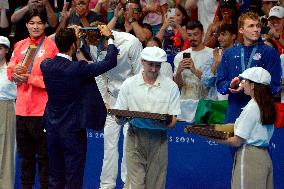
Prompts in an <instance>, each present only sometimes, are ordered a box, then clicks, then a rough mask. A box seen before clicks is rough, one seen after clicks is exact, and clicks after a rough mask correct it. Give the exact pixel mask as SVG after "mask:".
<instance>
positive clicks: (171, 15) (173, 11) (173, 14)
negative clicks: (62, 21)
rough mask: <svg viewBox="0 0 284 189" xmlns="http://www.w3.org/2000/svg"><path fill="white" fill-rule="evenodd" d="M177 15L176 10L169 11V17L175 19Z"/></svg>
mask: <svg viewBox="0 0 284 189" xmlns="http://www.w3.org/2000/svg"><path fill="white" fill-rule="evenodd" d="M175 15H176V9H175V8H170V9H168V17H174V16H175Z"/></svg>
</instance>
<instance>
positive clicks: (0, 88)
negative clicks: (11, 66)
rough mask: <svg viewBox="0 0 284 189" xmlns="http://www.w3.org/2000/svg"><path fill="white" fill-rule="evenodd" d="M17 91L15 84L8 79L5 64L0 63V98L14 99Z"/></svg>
mask: <svg viewBox="0 0 284 189" xmlns="http://www.w3.org/2000/svg"><path fill="white" fill-rule="evenodd" d="M16 93H17V87H16V84H15V83H14V82H12V81H10V80H8V76H7V65H6V64H5V63H4V64H3V65H0V100H15V99H16Z"/></svg>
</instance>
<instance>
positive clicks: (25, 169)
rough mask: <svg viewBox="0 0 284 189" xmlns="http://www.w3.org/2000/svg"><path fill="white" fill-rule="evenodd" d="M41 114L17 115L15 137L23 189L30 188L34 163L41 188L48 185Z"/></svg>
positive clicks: (32, 180)
mask: <svg viewBox="0 0 284 189" xmlns="http://www.w3.org/2000/svg"><path fill="white" fill-rule="evenodd" d="M41 121H42V117H41V116H17V127H16V139H17V148H18V152H19V155H20V158H21V180H22V185H23V189H32V186H33V185H34V180H35V173H36V163H38V171H39V177H40V185H41V188H42V189H44V188H47V187H48V156H47V143H46V133H45V132H44V131H43V127H42V124H41Z"/></svg>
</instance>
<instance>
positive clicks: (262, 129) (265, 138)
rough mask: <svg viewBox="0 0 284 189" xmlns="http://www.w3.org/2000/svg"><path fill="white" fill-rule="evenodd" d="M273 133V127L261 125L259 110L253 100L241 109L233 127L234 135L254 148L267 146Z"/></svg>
mask: <svg viewBox="0 0 284 189" xmlns="http://www.w3.org/2000/svg"><path fill="white" fill-rule="evenodd" d="M273 131H274V126H273V125H262V123H261V118H260V110H259V107H258V105H257V103H256V101H255V100H254V99H251V100H250V101H249V102H248V104H247V105H246V106H245V107H244V108H243V111H242V113H241V115H240V116H239V117H238V118H237V120H236V122H235V126H234V133H235V135H237V136H239V137H241V138H243V139H245V143H246V144H250V145H254V146H268V145H269V141H270V139H271V137H272V135H273Z"/></svg>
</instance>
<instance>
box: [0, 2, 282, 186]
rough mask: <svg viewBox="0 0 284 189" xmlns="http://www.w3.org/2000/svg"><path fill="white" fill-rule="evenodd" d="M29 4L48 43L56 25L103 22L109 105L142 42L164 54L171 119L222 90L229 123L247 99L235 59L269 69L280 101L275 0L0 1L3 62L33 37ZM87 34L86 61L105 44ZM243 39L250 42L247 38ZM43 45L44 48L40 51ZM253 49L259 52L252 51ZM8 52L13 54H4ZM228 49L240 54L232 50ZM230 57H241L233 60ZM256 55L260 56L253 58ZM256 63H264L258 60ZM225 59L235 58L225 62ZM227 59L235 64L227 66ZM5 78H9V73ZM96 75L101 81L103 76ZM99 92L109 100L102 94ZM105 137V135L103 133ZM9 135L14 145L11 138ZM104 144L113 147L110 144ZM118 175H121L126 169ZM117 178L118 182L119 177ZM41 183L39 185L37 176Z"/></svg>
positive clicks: (136, 62) (134, 67) (104, 178)
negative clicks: (110, 57) (171, 86)
mask: <svg viewBox="0 0 284 189" xmlns="http://www.w3.org/2000/svg"><path fill="white" fill-rule="evenodd" d="M32 10H36V11H37V12H39V15H41V14H43V15H44V16H43V19H40V20H39V21H37V22H39V24H40V25H41V28H42V29H44V31H43V32H42V34H43V35H44V36H47V37H48V38H47V39H45V38H44V40H46V41H48V42H49V40H50V41H54V34H55V33H56V32H58V31H59V30H60V29H62V28H66V27H69V26H71V25H78V26H80V27H84V28H88V27H93V29H94V26H98V25H100V24H101V23H104V24H106V25H107V26H108V28H109V29H110V30H112V34H113V35H114V38H116V45H117V46H118V49H119V50H120V54H119V56H118V58H117V62H118V66H117V68H115V69H113V70H112V71H110V72H108V74H105V75H102V77H101V78H100V77H99V78H96V80H97V82H98V83H99V88H100V92H101V94H102V97H103V99H104V103H105V104H106V106H107V108H109V107H110V108H111V107H112V106H114V102H115V101H116V98H117V94H118V91H119V88H120V85H121V83H122V82H123V81H124V80H125V79H126V78H128V77H130V76H131V74H132V72H133V73H138V72H139V69H140V67H141V65H140V63H141V61H142V60H141V57H140V53H141V51H142V49H143V48H142V47H151V46H159V47H160V48H162V49H164V50H165V52H166V54H167V61H165V62H163V64H162V65H161V67H162V69H161V73H163V74H165V75H166V76H168V77H170V79H173V81H174V82H175V83H176V84H177V85H178V87H179V89H180V92H181V115H179V116H178V119H179V120H181V121H187V122H193V121H194V115H195V111H196V108H197V105H198V101H199V100H200V99H213V100H221V99H228V96H224V95H228V94H229V107H230V108H229V110H231V111H233V113H231V114H230V117H228V115H229V114H227V118H226V120H227V121H228V122H234V121H235V119H236V118H237V117H238V116H239V114H240V111H241V108H242V107H240V105H239V104H240V102H241V104H242V105H245V104H246V103H247V102H248V99H246V98H245V97H243V96H244V94H243V93H242V95H243V96H242V95H239V94H240V93H239V92H240V91H238V90H239V89H238V86H239V83H240V81H238V78H235V77H236V76H238V74H239V72H240V73H241V71H240V70H241V69H240V68H238V65H239V64H241V63H242V64H243V62H247V64H248V65H246V66H245V68H249V67H250V64H251V63H252V62H253V63H252V64H254V63H255V65H254V66H261V67H263V68H265V69H267V70H268V71H269V72H270V74H271V75H272V84H271V86H272V92H273V95H274V98H275V99H276V100H279V99H280V96H281V95H280V92H281V89H280V87H279V86H280V80H281V78H280V77H281V69H280V65H278V62H280V60H282V65H283V64H284V63H283V62H284V55H283V54H284V1H283V0H1V2H0V36H3V37H7V38H8V39H9V41H10V42H9V47H8V46H7V45H6V43H3V41H2V45H4V47H5V48H6V47H7V48H6V49H3V52H4V50H5V56H4V57H5V64H6V63H7V64H8V63H9V62H12V63H13V62H15V56H23V54H24V53H25V52H23V51H24V50H23V49H21V51H20V50H17V51H14V45H15V44H16V46H17V44H25V40H27V41H29V40H28V39H27V38H28V37H29V35H31V33H34V35H36V31H31V29H30V30H29V27H28V26H29V24H31V23H29V22H30V21H31V15H30V12H31V11H32ZM245 12H251V14H248V15H249V16H247V17H244V18H243V20H242V21H241V22H240V19H239V18H240V17H242V16H241V15H242V13H245ZM40 13H41V14H40ZM256 19H257V20H256ZM258 19H259V20H258ZM238 20H239V21H238ZM247 20H249V21H252V22H251V25H247V23H248V22H245V21H247ZM33 22H36V21H33ZM253 30H255V31H253ZM122 32H126V33H127V34H125V33H122ZM90 36H93V38H90ZM94 36H96V35H87V37H86V40H83V41H82V42H81V49H82V53H83V54H84V57H85V58H86V59H87V60H88V61H94V62H96V61H97V60H101V59H103V56H104V55H103V54H102V52H101V51H102V50H104V48H105V47H104V45H105V43H104V42H102V41H101V40H100V39H99V38H98V39H96V38H94ZM133 36H135V38H134V37H133ZM254 37H255V39H253V38H254ZM4 39H5V40H6V38H4ZM4 39H3V40H4ZM251 41H253V42H255V43H253V44H251V43H250V42H251ZM19 42H20V43H19ZM130 42H131V43H130ZM51 43H53V42H50V44H51ZM7 44H8V43H7ZM90 44H91V45H90ZM255 44H257V45H256V47H255V48H254V47H253V46H252V45H255ZM264 44H265V45H264ZM0 45H1V43H0ZM27 45H28V44H27ZM16 46H15V48H16ZM268 46H270V47H268ZM250 47H252V48H251V49H250ZM23 48H24V47H23ZM25 48H26V47H25ZM7 49H9V51H8V50H7ZM55 49H56V47H55V46H54V47H53V53H52V55H50V56H48V57H53V56H55V54H56V52H57V51H56V50H55ZM243 49H245V50H243ZM271 49H273V50H271ZM51 50H52V49H51V48H50V47H46V51H51ZM256 50H258V51H260V50H261V52H258V51H257V53H256ZM13 51H14V53H15V54H14V55H13V56H12V52H13ZM243 51H244V52H243ZM274 51H275V52H277V53H278V54H277V53H274ZM22 52H23V53H22ZM236 52H237V53H239V54H240V56H238V55H235V54H234V53H236ZM261 53H262V54H261ZM6 54H7V55H6ZM232 54H233V55H232ZM223 55H224V56H223ZM252 55H253V56H252ZM11 56H12V58H11ZM261 56H263V57H261ZM48 57H47V58H48ZM236 57H241V58H239V60H237V61H236V60H235V59H236ZM244 57H245V58H244ZM268 57H270V58H268ZM261 58H262V59H261ZM264 58H267V59H264ZM243 59H244V60H243ZM260 59H261V61H258V60H260ZM3 60H4V58H3ZM278 60H279V61H278ZM1 61H2V59H1ZM238 61H240V62H241V63H240V62H238ZM257 61H258V62H257ZM264 61H267V62H269V64H268V63H267V62H266V63H265V64H264V63H263V62H264ZM271 61H274V62H271ZM121 62H123V63H125V62H126V63H129V65H127V66H128V67H127V68H126V67H124V66H125V64H126V63H125V64H123V63H121ZM232 62H233V63H235V64H231V63H232ZM0 63H1V62H0ZM39 64H40V62H39ZM10 65H11V63H10ZM230 65H233V66H235V65H236V67H234V68H231V67H230ZM270 65H271V66H270ZM0 66H1V64H0ZM242 66H243V65H242ZM282 67H283V66H282ZM138 68H139V69H138ZM19 69H20V68H19ZM8 70H9V69H8ZM244 70H245V69H243V70H242V71H244ZM130 71H131V73H130ZM128 72H129V74H128ZM10 77H14V80H15V75H12V73H10ZM103 77H105V78H106V79H105V80H103V79H102V78H103ZM278 77H279V78H280V79H279V78H278ZM16 78H17V77H16ZM9 79H10V80H11V78H9ZM18 79H19V80H21V78H18ZM0 81H1V78H0ZM93 82H94V81H93ZM100 82H101V83H102V82H103V84H102V85H104V87H105V90H104V89H103V88H104V87H100ZM106 82H108V84H106ZM0 87H1V85H0ZM0 92H1V91H0ZM106 95H110V96H113V97H114V98H113V99H111V98H106ZM0 99H1V98H0ZM46 100H47V99H46ZM31 103H32V102H31ZM237 104H238V105H237ZM234 105H235V106H234ZM189 109H190V110H191V112H190V113H188V110H189ZM236 109H237V111H236ZM42 111H43V110H42ZM28 116H29V115H28ZM109 119H111V118H109ZM32 121H34V120H32ZM17 122H19V120H17ZM38 122H40V120H39V121H38ZM107 123H108V124H107V125H109V126H112V127H113V125H114V124H115V122H114V120H108V121H107ZM106 128H107V127H105V131H106ZM118 128H119V129H118V130H117V132H116V133H110V132H108V133H109V137H110V138H111V137H113V136H117V140H118V138H119V130H120V126H119V127H118ZM126 129H127V128H126ZM105 136H106V138H107V134H106V132H105ZM17 140H18V141H17V142H18V143H19V139H17ZM106 140H108V139H106ZM24 142H25V141H24ZM108 143H109V144H107V142H106V141H105V154H106V153H109V152H106V149H109V148H111V149H110V151H112V152H114V150H116V148H117V141H112V142H110V141H108ZM38 145H40V144H39V143H38ZM44 145H45V144H44ZM108 145H110V146H112V145H113V146H116V148H115V147H113V149H112V147H109V146H108ZM19 150H21V148H19ZM22 150H23V149H22ZM24 150H27V149H24ZM110 154H112V153H110ZM105 156H106V155H105ZM110 157H116V159H117V160H118V157H117V154H116V153H114V155H111V156H110ZM104 158H105V161H106V162H104V167H103V171H102V175H101V188H104V185H106V186H111V187H115V184H113V183H112V182H115V180H116V177H117V167H113V169H114V171H113V172H114V175H111V178H113V179H112V180H111V181H109V180H108V178H109V177H110V176H109V175H107V173H105V172H104V169H105V170H109V169H107V168H106V167H107V165H105V164H110V163H109V161H107V159H106V157H104ZM116 159H115V162H114V164H116V161H117V160H116ZM33 174H34V173H32V175H31V177H32V176H33ZM123 175H124V177H125V175H126V173H125V174H122V176H123ZM44 176H45V175H43V177H44ZM28 179H31V178H28ZM122 180H124V181H125V178H124V179H122ZM108 182H111V183H108ZM41 184H43V186H44V185H46V182H45V180H43V183H41Z"/></svg>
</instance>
